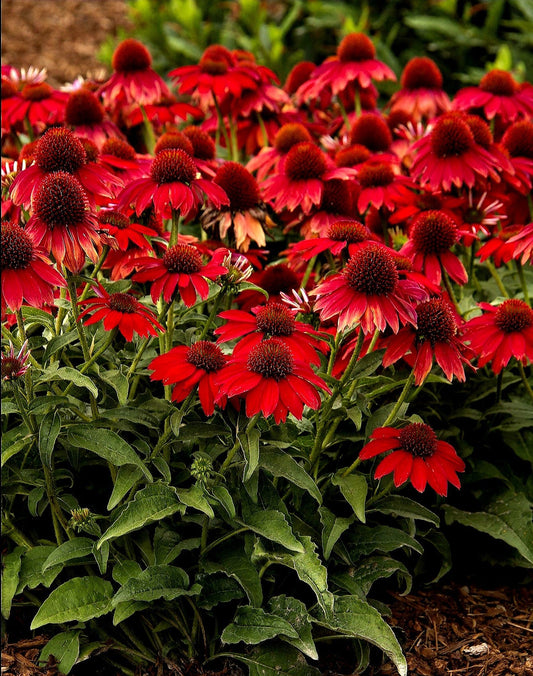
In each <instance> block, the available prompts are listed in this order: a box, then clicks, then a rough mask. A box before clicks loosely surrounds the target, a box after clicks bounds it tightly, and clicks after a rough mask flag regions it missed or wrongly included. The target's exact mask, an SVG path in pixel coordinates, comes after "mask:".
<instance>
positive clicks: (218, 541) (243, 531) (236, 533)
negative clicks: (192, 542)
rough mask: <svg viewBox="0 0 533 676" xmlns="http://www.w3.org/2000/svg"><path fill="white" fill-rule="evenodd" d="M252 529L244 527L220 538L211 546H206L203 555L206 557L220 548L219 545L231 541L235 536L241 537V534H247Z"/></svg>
mask: <svg viewBox="0 0 533 676" xmlns="http://www.w3.org/2000/svg"><path fill="white" fill-rule="evenodd" d="M249 530H250V529H249V528H248V526H243V527H242V528H237V529H236V530H233V531H231V533H228V534H227V535H223V536H222V537H221V538H218V540H214V541H213V542H211V543H210V544H208V545H206V547H205V549H204V550H203V555H204V556H205V555H206V554H207V552H210V551H211V550H212V549H214V548H215V547H218V545H220V544H222V543H223V542H225V541H226V540H229V539H230V538H232V537H233V536H235V535H239V534H240V533H245V532H246V531H249Z"/></svg>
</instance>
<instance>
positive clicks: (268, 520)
mask: <svg viewBox="0 0 533 676" xmlns="http://www.w3.org/2000/svg"><path fill="white" fill-rule="evenodd" d="M243 523H244V525H246V526H248V528H249V529H250V530H253V531H254V533H257V534H258V535H261V536H262V537H264V538H266V539H267V540H271V541H272V542H277V543H278V544H280V545H283V547H286V548H287V549H290V550H291V551H293V552H299V553H303V552H304V548H303V546H302V544H301V542H299V540H298V539H297V538H296V537H295V535H294V533H293V532H292V529H291V527H290V526H289V524H288V522H287V520H286V518H285V515H284V514H282V513H281V512H278V510H276V509H263V510H259V509H258V510H257V511H255V512H251V513H250V514H247V515H246V519H244V517H243Z"/></svg>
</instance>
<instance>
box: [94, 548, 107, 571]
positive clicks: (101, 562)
mask: <svg viewBox="0 0 533 676" xmlns="http://www.w3.org/2000/svg"><path fill="white" fill-rule="evenodd" d="M97 545H98V543H97V542H93V548H92V554H93V556H94V558H95V561H96V563H97V564H98V570H99V571H100V575H105V573H106V571H107V562H108V560H109V542H104V544H103V545H102V546H101V547H100V548H99V547H98V546H97Z"/></svg>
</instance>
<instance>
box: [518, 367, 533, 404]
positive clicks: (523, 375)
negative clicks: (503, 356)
mask: <svg viewBox="0 0 533 676" xmlns="http://www.w3.org/2000/svg"><path fill="white" fill-rule="evenodd" d="M518 369H519V371H520V377H521V378H522V382H523V383H524V387H525V388H526V390H527V393H528V394H529V396H530V397H531V399H533V389H531V385H530V384H529V381H528V378H527V376H526V372H525V370H524V365H523V364H522V362H521V361H518Z"/></svg>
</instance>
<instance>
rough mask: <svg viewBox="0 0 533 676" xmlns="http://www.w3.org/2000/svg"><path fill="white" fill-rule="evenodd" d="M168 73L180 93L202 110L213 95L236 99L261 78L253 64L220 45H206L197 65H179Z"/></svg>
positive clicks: (253, 86) (216, 97)
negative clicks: (189, 98) (241, 61)
mask: <svg viewBox="0 0 533 676" xmlns="http://www.w3.org/2000/svg"><path fill="white" fill-rule="evenodd" d="M169 76H170V77H171V78H173V79H174V80H175V83H176V84H177V86H178V89H179V92H180V94H190V95H191V97H192V99H193V101H194V102H195V103H198V105H199V106H200V107H201V108H202V109H203V110H206V109H208V108H209V107H211V106H212V105H213V97H214V98H215V99H216V100H217V102H218V103H219V105H222V104H223V103H225V100H226V99H227V98H228V97H229V98H230V99H238V98H239V97H240V96H241V95H242V93H243V91H244V90H246V89H255V88H256V87H257V86H258V85H259V83H260V82H261V78H260V76H259V75H258V73H257V71H256V69H255V68H254V67H251V66H250V64H249V63H248V64H242V63H239V62H238V60H237V59H236V58H235V55H234V54H232V53H231V52H230V51H229V49H226V47H223V46H222V45H211V46H209V47H207V49H206V50H205V51H204V53H203V54H202V57H201V59H200V61H199V63H198V65H192V66H180V67H179V68H175V69H174V70H171V71H170V73H169Z"/></svg>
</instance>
